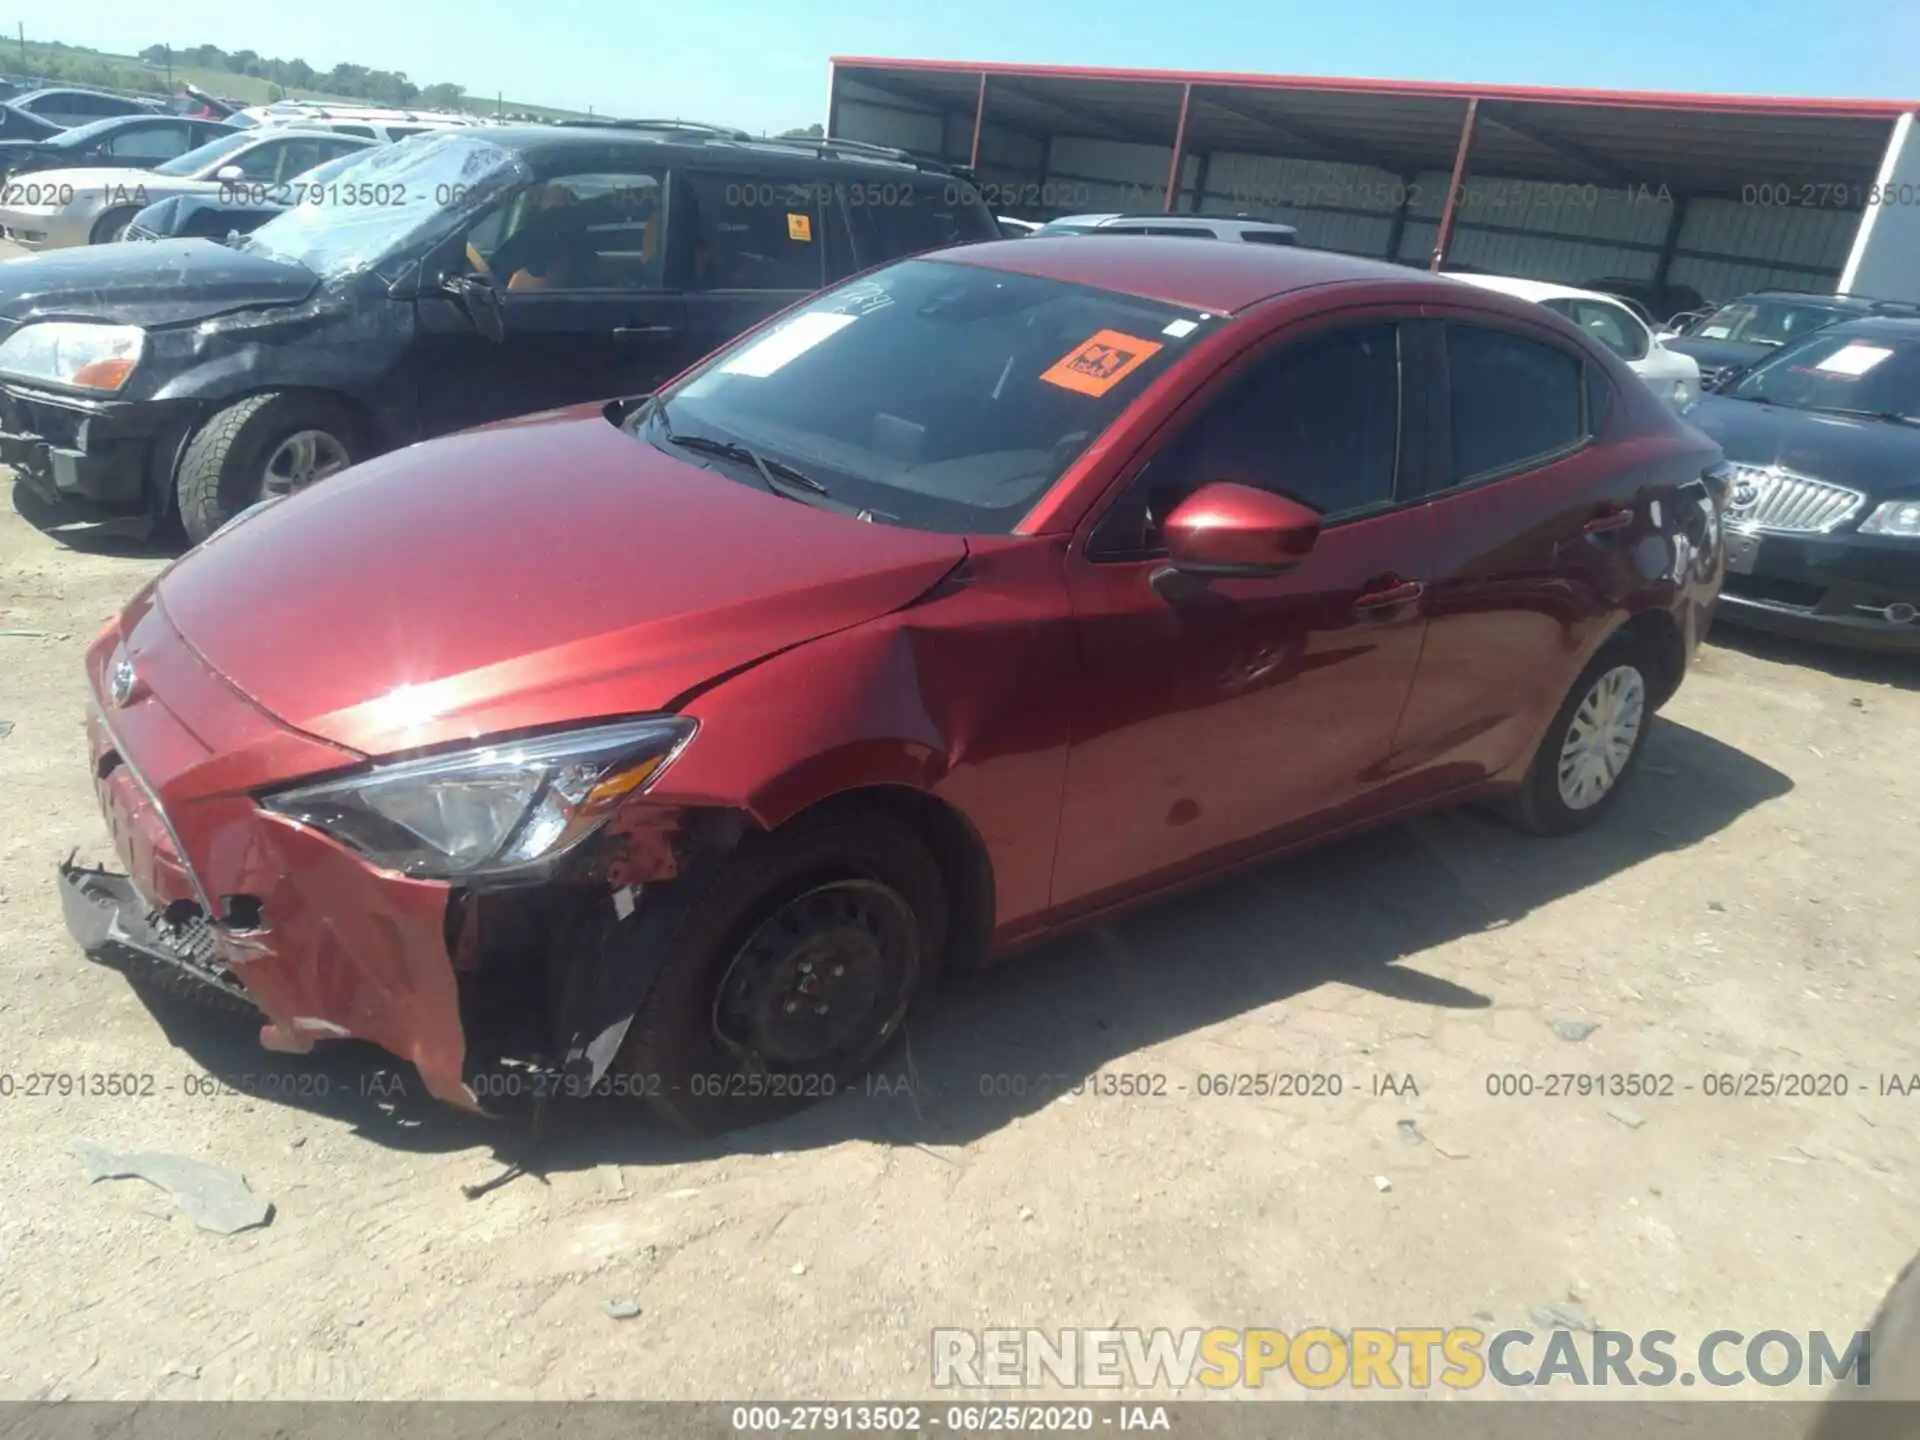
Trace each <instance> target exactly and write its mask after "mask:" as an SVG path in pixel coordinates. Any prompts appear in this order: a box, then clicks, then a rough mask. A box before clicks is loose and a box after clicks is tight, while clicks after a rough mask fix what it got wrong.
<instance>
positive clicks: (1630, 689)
mask: <svg viewBox="0 0 1920 1440" xmlns="http://www.w3.org/2000/svg"><path fill="white" fill-rule="evenodd" d="M1646 714H1647V684H1646V681H1645V680H1644V679H1643V678H1642V677H1641V674H1640V672H1639V670H1637V669H1636V668H1635V667H1633V666H1632V665H1616V666H1614V667H1613V668H1612V669H1611V670H1609V671H1607V673H1606V674H1604V675H1602V676H1601V677H1600V678H1599V679H1597V680H1595V681H1594V682H1593V684H1592V685H1590V686H1589V687H1588V688H1587V693H1586V696H1585V697H1584V698H1583V699H1582V700H1581V701H1580V704H1579V705H1578V706H1576V707H1575V709H1574V712H1573V723H1572V724H1571V725H1569V726H1568V727H1567V730H1566V738H1565V739H1564V740H1562V741H1561V743H1560V764H1559V767H1558V769H1557V772H1556V774H1557V779H1558V783H1559V787H1560V799H1561V800H1562V801H1563V802H1564V803H1565V805H1566V807H1567V808H1568V809H1569V810H1589V809H1592V808H1593V807H1594V806H1595V805H1598V804H1599V803H1600V802H1601V801H1602V800H1604V799H1606V798H1607V796H1608V795H1610V794H1612V793H1613V787H1614V785H1615V783H1616V782H1617V781H1618V780H1619V779H1620V776H1621V774H1622V772H1624V771H1625V769H1626V766H1627V760H1628V758H1629V757H1630V756H1632V754H1633V749H1634V746H1636V745H1637V744H1639V743H1640V727H1641V726H1642V725H1643V724H1645V723H1646Z"/></svg>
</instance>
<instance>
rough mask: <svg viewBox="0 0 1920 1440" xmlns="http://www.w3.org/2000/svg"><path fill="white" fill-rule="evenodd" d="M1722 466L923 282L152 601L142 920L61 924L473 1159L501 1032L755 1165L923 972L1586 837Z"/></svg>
mask: <svg viewBox="0 0 1920 1440" xmlns="http://www.w3.org/2000/svg"><path fill="white" fill-rule="evenodd" d="M1719 459H1720V457H1719V452H1718V450H1717V449H1716V448H1715V447H1714V445H1713V444H1712V442H1710V441H1708V440H1707V439H1705V437H1703V436H1702V435H1700V434H1699V433H1698V432H1696V431H1693V430H1691V429H1689V428H1688V427H1686V426H1685V425H1684V424H1682V423H1681V422H1680V421H1678V420H1676V419H1675V418H1673V416H1672V415H1671V414H1670V413H1669V412H1668V411H1667V409H1666V408H1665V407H1664V406H1663V405H1662V404H1661V403H1660V402H1659V401H1658V400H1657V399H1656V398H1655V397H1654V396H1653V395H1652V394H1651V392H1649V391H1648V390H1647V388H1646V387H1645V386H1644V385H1643V384H1641V383H1640V382H1639V381H1638V380H1637V379H1636V378H1635V377H1634V375H1633V374H1632V373H1631V372H1630V371H1628V370H1627V369H1626V368H1625V367H1624V366H1623V365H1622V364H1621V363H1620V361H1618V360H1617V359H1616V358H1614V357H1613V356H1612V355H1611V354H1609V353H1608V352H1607V351H1605V350H1604V349H1601V348H1599V347H1597V346H1595V345H1594V344H1592V343H1591V342H1590V341H1588V340H1587V339H1586V338H1585V337H1584V336H1583V335H1582V334H1581V332H1580V331H1579V330H1577V329H1576V328H1575V327H1574V326H1573V325H1571V324H1570V323H1568V322H1566V321H1563V320H1561V319H1560V318H1559V317H1557V316H1555V315H1553V314H1552V313H1551V312H1549V311H1545V310H1542V309H1540V308H1539V307H1538V306H1534V305H1528V304H1523V303H1521V302H1519V301H1512V300H1508V299H1506V298H1504V297H1502V296H1499V295H1495V294H1491V293H1488V292H1486V291H1483V290H1477V289H1471V288H1468V287H1466V286H1463V285H1459V284H1456V283H1455V282H1452V281H1449V280H1446V279H1442V278H1437V277H1431V276H1426V275H1422V274H1418V273H1413V272H1409V271H1407V270H1405V269H1402V268H1398V267H1393V266H1387V265H1381V264H1374V263H1371V262H1367V261H1362V260H1356V259H1348V258H1343V257H1341V256H1337V255H1331V254H1325V253H1316V252H1313V251H1308V250H1292V249H1277V248H1267V247H1263V246H1253V245H1248V246H1237V247H1236V246H1222V245H1218V244H1209V243H1207V242H1204V241H1192V242H1189V241H1183V240H1168V239H1162V238H1152V239H1131V238H1127V237H1115V238H1112V239H1110V240H1109V241H1107V242H1104V243H1102V244H1099V245H1090V244H1086V243H1084V242H1081V241H1075V240H1072V239H1065V240H1043V239H1025V240H1019V241H1010V242H993V243H988V244H982V245H975V246H970V247H967V248H965V249H963V250H953V251H947V252H943V253H940V254H937V255H933V256H929V257H923V258H920V259H915V260H910V261H907V262H904V263H901V264H896V265H893V266H891V267H888V268H886V269H883V270H880V271H877V272H874V273H871V274H869V275H866V276H864V277H861V278H859V279H856V280H854V281H851V282H849V283H847V284H844V285H842V286H840V287H838V288H836V289H834V290H831V291H828V292H825V293H823V294H822V295H820V296H818V297H816V298H814V299H813V300H811V301H808V302H806V303H804V304H802V305H800V306H799V307H797V308H796V309H794V310H792V311H789V312H788V313H787V314H786V315H785V316H783V317H780V318H779V319H778V320H776V321H774V322H771V323H770V324H769V325H766V326H762V327H761V328H759V329H758V330H756V331H754V332H752V333H750V334H748V335H747V336H745V337H744V338H742V339H741V340H739V341H737V342H735V343H734V344H733V345H731V346H730V347H729V348H727V349H725V350H723V351H720V352H718V353H717V354H716V355H715V356H713V357H710V358H709V359H708V360H707V361H705V362H703V363H702V364H700V365H699V366H696V367H695V368H694V369H693V370H691V371H689V372H688V373H687V374H685V375H684V376H682V377H681V378H679V379H678V380H676V381H675V382H673V383H672V384H671V385H669V386H667V387H666V388H664V389H663V390H662V391H661V392H660V393H659V394H658V395H656V396H651V397H644V398H642V399H640V400H636V401H621V402H614V403H613V404H610V405H608V406H606V407H603V408H595V407H588V408H580V409H574V410H567V411H561V412H555V413H550V414H544V415H536V416H531V417H528V418H525V419H521V420H516V421H512V422H508V423H505V424H502V425H496V426H493V427H491V428H489V429H485V430H480V431H473V432H469V433H466V434H462V435H457V436H453V437H449V438H447V439H444V440H440V441H437V442H433V443H430V444H424V445H416V446H413V447H410V448H408V449H405V450H402V451H400V452H397V453H395V454H392V455H388V456H386V457H384V458H381V459H378V460H374V461H370V462H368V463H365V464H362V465H360V466H357V467H355V468H354V469H352V470H350V471H348V472H347V473H345V474H344V475H341V476H338V477H336V478H334V479H331V480H328V481H326V482H324V483H322V484H320V485H318V486H315V487H314V488H312V489H310V490H307V491H305V492H303V493H301V494H299V495H296V496H294V497H292V498H291V499H286V500H283V501H276V502H270V503H269V504H268V505H266V506H263V507H258V508H257V509H256V510H255V511H254V512H250V513H249V514H247V515H245V516H243V517H241V518H240V519H238V520H236V521H235V522H234V523H233V524H232V525H231V526H230V527H229V528H228V529H226V530H225V531H223V532H221V533H220V534H218V535H217V536H215V537H214V538H213V539H211V540H210V541H208V542H207V543H206V544H205V545H203V546H201V547H200V548H199V549H197V550H195V551H193V552H191V553H190V554H188V555H187V556H186V557H185V558H184V559H182V560H181V561H179V562H178V563H177V564H176V565H174V566H173V568H171V569H170V570H168V571H167V572H166V573H165V574H164V575H162V576H161V577H160V578H159V579H158V580H157V581H156V582H155V583H153V584H151V585H149V586H148V587H147V588H146V589H145V590H143V591H142V592H141V593H140V594H139V595H137V596H136V597H135V598H134V600H133V601H132V603H131V604H130V605H129V606H128V607H127V609H126V611H125V612H124V613H123V614H122V615H121V617H120V618H119V619H118V620H117V621H115V622H114V623H113V624H111V625H109V626H108V627H107V629H106V630H105V631H104V632H103V633H102V634H101V636H100V637H99V639H98V640H97V641H96V642H95V643H94V645H93V647H92V649H91V651H90V652H89V655H88V661H87V664H88V671H89V678H90V679H91V682H92V688H93V693H94V695H95V697H96V702H97V703H96V707H95V713H94V715H93V716H92V719H91V735H92V745H93V766H94V772H95V774H96V776H97V777H98V781H97V783H98V788H99V794H100V800H101V803H102V806H103V807H104V809H105V811H106V814H107V818H108V822H109V824H110V826H111V828H112V831H113V835H114V839H115V842H116V844H117V846H118V850H119V853H120V856H121V858H122V860H123V861H124V863H125V864H126V867H127V869H128V870H129V871H130V872H131V878H130V880H129V879H127V878H123V877H117V876H113V875H109V874H107V873H105V872H100V871H92V870H76V869H72V868H68V869H67V870H66V871H65V872H64V882H63V888H64V892H65V895H66V898H67V901H68V918H69V924H70V925H71V927H72V928H73V930H74V931H75V933H76V935H78V936H79V938H80V939H81V941H82V943H83V944H84V945H85V947H86V948H87V949H88V950H89V952H90V953H93V954H95V955H96V956H99V957H102V958H118V959H121V960H123V961H125V962H126V963H127V964H128V966H129V968H134V969H140V968H147V969H150V970H151V969H154V968H155V967H159V971H160V973H165V974H167V975H169V976H171V977H172V978H173V979H174V980H175V981H176V982H180V983H191V984H194V985H205V986H208V987H214V988H216V989H218V990H220V991H222V992H223V993H225V994H227V995H228V996H229V997H234V998H238V997H244V999H245V1000H247V1001H249V1002H250V1003H251V1004H252V1005H253V1006H255V1007H257V1008H258V1009H259V1010H260V1011H261V1012H262V1013H263V1014H264V1016H265V1017H266V1021H267V1023H266V1025H265V1028H264V1029H263V1030H262V1040H263V1042H264V1043H265V1044H266V1045H268V1046H270V1047H272V1048H275V1049H280V1050H291V1051H303V1050H306V1049H308V1048H310V1047H311V1046H312V1044H313V1043H314V1042H315V1041H317V1040H321V1039H325V1038H328V1037H337V1036H347V1035H352V1036H359V1037H363V1038H365V1039H367V1040H371V1041H375V1042H377V1043H378V1044H380V1045H383V1046H385V1047H386V1048H387V1049H388V1050H390V1051H392V1052H394V1053H395V1054H397V1055H400V1056H403V1057H405V1058H406V1059H408V1060H410V1061H412V1062H413V1064H414V1065H416V1066H417V1067H418V1068H419V1071H420V1074H421V1076H422V1077H423V1079H424V1081H425V1083H426V1085H427V1086H428V1088H429V1089H430V1090H431V1091H432V1092H433V1093H434V1094H436V1095H438V1096H440V1097H441V1098H443V1099H445V1100H448V1101H451V1102H453V1103H455V1104H458V1105H463V1106H468V1107H474V1108H478V1106H479V1105H480V1104H481V1102H482V1101H483V1100H484V1099H485V1098H486V1095H487V1094H488V1093H491V1092H489V1091H487V1090H486V1089H485V1088H484V1087H480V1086H470V1084H469V1083H468V1082H469V1081H471V1080H473V1079H474V1075H473V1074H472V1073H471V1066H472V1064H473V1062H472V1061H471V1060H470V1057H469V1055H468V1044H467V1035H466V1031H465V1030H464V1029H463V1023H462V1013H463V1012H462V1002H463V1000H466V999H469V998H472V997H473V996H477V995H480V994H485V993H493V994H504V993H511V994H513V995H515V996H518V997H520V999H521V1000H522V1001H523V1002H524V1003H520V1004H517V1005H516V1006H514V1007H510V1008H512V1009H514V1012H515V1013H516V1014H519V1015H521V1016H523V1017H526V1018H530V1019H536V1020H537V1022H538V1030H539V1034H540V1037H541V1038H540V1043H539V1044H538V1045H537V1046H536V1047H535V1048H537V1049H538V1050H539V1051H540V1052H541V1053H540V1054H539V1055H537V1056H535V1057H534V1058H535V1060H536V1061H537V1062H538V1063H540V1064H544V1065H546V1066H548V1067H549V1069H550V1072H551V1073H552V1074H554V1075H555V1076H557V1077H558V1080H557V1082H556V1083H557V1086H558V1088H561V1089H563V1090H567V1091H581V1092H584V1091H591V1090H595V1089H598V1090H600V1091H602V1092H604V1091H606V1090H607V1089H609V1088H616V1089H620V1090H621V1091H623V1092H624V1093H631V1094H643V1095H647V1096H650V1097H652V1098H653V1099H654V1101H655V1102H656V1103H657V1105H658V1108H659V1109H661V1110H662V1111H664V1112H665V1113H666V1114H668V1115H669V1116H671V1117H672V1118H674V1119H676V1120H678V1121H679V1122H681V1123H683V1124H687V1125H691V1126H695V1127H714V1126H725V1125H727V1124H731V1123H738V1122H740V1121H743V1120H747V1119H753V1118H759V1117H762V1116H765V1115H768V1114H771V1113H776V1112H778V1111H781V1110H783V1109H787V1108H791V1107H793V1106H795V1105H797V1104H800V1103H804V1102H806V1101H808V1100H810V1099H813V1098H816V1097H820V1096H824V1095H828V1094H831V1093H833V1092H834V1090H835V1089H836V1088H838V1087H841V1086H843V1085H846V1084H847V1083H849V1082H850V1081H851V1080H852V1079H853V1078H854V1077H856V1076H858V1075H859V1074H860V1073H861V1072H862V1071H863V1070H864V1069H865V1068H866V1067H867V1066H869V1064H870V1063H871V1062H872V1061H873V1060H874V1059H875V1058H876V1056H877V1055H878V1054H879V1053H880V1052H881V1051H882V1050H883V1049H884V1048H885V1047H886V1046H887V1044H888V1042H889V1040H890V1039H891V1038H892V1037H893V1036H894V1035H895V1034H896V1033H897V1031H898V1029H899V1027H900V1025H901V1022H902V1019H903V1017H905V1016H906V1015H907V1013H908V1010H909V1006H910V1005H911V1004H912V1003H913V1002H914V1001H915V1000H916V999H917V998H919V997H921V996H922V995H924V994H925V993H926V992H927V991H928V989H929V988H930V985H931V982H932V981H933V979H934V977H935V975H936V974H937V973H938V972H939V971H940V970H941V969H942V968H943V967H953V966H962V965H968V964H972V963H975V962H978V961H981V960H983V959H986V958H989V957H998V956H1000V955H1003V954H1005V953H1007V952H1009V951H1011V950H1013V949H1014V948H1015V947H1017V946H1019V945H1021V944H1023V943H1024V942H1029V941H1033V940H1036V939H1039V938H1041V937H1043V936H1047V935H1050V934H1053V933H1055V932H1057V931H1059V930H1061V929H1062V928H1063V927H1066V926H1070V925H1074V924H1078V923H1081V922H1084V921H1087V920H1090V919H1092V918H1095V917H1098V916H1102V915H1105V914H1107V913H1109V912H1111V911H1112V910H1114V909H1115V908H1117V907H1120V906H1123V905H1129V904H1133V903H1136V902H1139V901H1142V900H1146V899H1150V898H1152V897H1154V896H1158V895H1162V894H1165V893H1166V892H1167V891H1169V890H1170V889H1172V888H1174V887H1176V886H1180V885H1182V884H1185V883H1187V882H1191V881H1197V880H1203V879H1207V878H1210V877H1214V876H1218V875H1220V874H1221V873H1222V872H1224V871H1226V870H1228V869H1230V868H1232V867H1234V866H1237V865H1240V864H1242V863H1244V862H1247V861H1251V860H1255V859H1258V858H1261V857H1265V856H1271V855H1274V854H1277V853H1279V852H1282V851H1285V850H1288V849H1291V848H1295V847H1299V846H1302V845H1305V844H1308V843H1312V842H1317V841H1321V840H1325V839H1326V838H1328V837H1329V836H1333V835H1336V834H1341V833H1344V832H1346V831H1349V830H1351V829H1353V828H1355V827H1357V826H1361V825H1367V824H1372V823H1376V822H1379V821H1382V820H1385V819H1389V818H1392V817H1397V816H1404V815H1407V814H1409V813H1411V812H1414V811H1417V810H1421V809H1425V808H1427V807H1431V806H1436V805H1441V804H1451V803H1455V802H1460V801H1466V800H1488V799H1498V800H1501V801H1503V802H1506V803H1507V804H1508V805H1509V807H1510V808H1511V810H1512V811H1513V813H1514V814H1515V815H1516V816H1517V817H1518V818H1519V820H1520V821H1521V822H1522V823H1524V824H1525V825H1527V826H1528V827H1530V828H1532V829H1534V830H1538V831H1541V832H1544V833H1548V834H1557V833H1561V832H1566V831H1571V830H1574V829H1577V828H1578V827H1580V826H1582V825H1584V824H1586V823H1588V822H1589V821H1591V820H1593V819H1594V818H1595V817H1596V816H1598V815H1599V814H1600V813H1601V812H1602V811H1603V810H1604V809H1605V808H1606V807H1607V805H1608V804H1609V802H1610V801H1611V800H1612V799H1613V798H1614V796H1615V794H1616V793H1617V789H1618V786H1619V783H1620V782H1621V780H1622V779H1623V778H1624V777H1625V776H1626V775H1627V773H1628V772H1629V771H1630V770H1631V769H1632V767H1633V762H1634V759H1635V757H1636V755H1637V754H1638V753H1639V748H1640V744H1641V741H1642V740H1643V739H1644V737H1645V734H1646V726H1647V724H1648V722H1649V719H1650V717H1651V715H1652V713H1653V711H1654V710H1655V709H1656V708H1657V707H1658V706H1659V705H1660V704H1661V703H1662V702H1663V701H1664V700H1666V698H1667V697H1668V696H1669V695H1671V694H1672V693H1673V690H1674V688H1675V686H1677V685H1678V684H1679V683H1680V680H1681V677H1682V675H1683V674H1684V673H1685V670H1686V668H1687V664H1688V660H1689V657H1690V655H1691V654H1692V652H1693V649H1694V646H1695V643H1696V641H1697V640H1698V639H1699V637H1700V635H1701V633H1702V631H1703V630H1704V629H1705V627H1706V621H1707V614H1708V610H1709V607H1710V606H1711V604H1712V602H1713V599H1714V596H1715V593H1716V591H1717V588H1718V585H1719V581H1720V576H1721V570H1722V564H1723V561H1722V550H1721V540H1720V522H1719V511H1720V504H1721V494H1720V492H1721V489H1722V481H1721V478H1720V477H1721V474H1722V472H1721V470H1720V469H1719V465H1718V462H1719ZM476 1092H478V1093H476Z"/></svg>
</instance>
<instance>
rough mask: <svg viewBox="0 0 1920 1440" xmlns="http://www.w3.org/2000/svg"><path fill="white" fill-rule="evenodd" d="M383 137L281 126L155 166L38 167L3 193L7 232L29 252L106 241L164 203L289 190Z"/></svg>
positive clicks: (1, 215) (241, 200)
mask: <svg viewBox="0 0 1920 1440" xmlns="http://www.w3.org/2000/svg"><path fill="white" fill-rule="evenodd" d="M376 143H377V142H376V141H372V140H363V139H361V138H360V137H358V136H355V135H340V134H334V133H331V132H323V131H308V130H293V129H283V128H279V127H273V128H269V129H264V130H263V129H253V130H241V131H237V132H235V133H233V134H231V135H222V136H221V137H220V138H219V139H217V140H209V141H208V142H207V143H206V144H205V145H202V146H201V147H200V148H199V149H197V150H189V151H187V153H186V154H184V155H177V156H175V157H174V158H173V159H171V160H169V161H167V162H166V163H164V164H161V165H156V166H154V167H153V168H152V169H151V170H98V169H94V170H88V169H80V170H35V171H33V172H32V173H31V174H28V175H24V176H22V177H21V178H20V179H19V180H17V181H14V182H12V183H10V184H8V185H7V187H6V192H5V194H4V195H0V238H5V239H7V240H11V241H13V242H14V244H16V245H18V246H20V247H21V248H22V249H26V250H61V249H65V248H67V247H68V246H72V245H104V244H106V243H108V242H109V241H113V240H118V239H120V238H121V236H122V235H124V234H125V233H126V229H127V225H128V224H129V223H130V222H131V221H132V219H133V217H134V216H135V215H137V214H138V213H139V212H140V211H142V210H144V209H146V208H147V206H149V205H152V204H154V203H155V202H156V201H160V200H166V199H169V198H171V197H173V196H175V195H206V196H217V197H219V198H220V199H221V200H222V201H223V202H225V203H228V204H245V203H247V202H249V201H253V202H254V203H259V201H260V200H261V199H262V198H263V197H264V198H271V197H273V196H275V195H280V194H284V193H286V192H287V191H288V190H289V188H290V187H289V186H288V182H289V181H291V180H293V179H294V177H295V176H298V175H302V174H304V173H305V172H307V171H308V170H311V169H313V168H314V166H316V165H320V164H324V163H325V162H326V161H328V160H332V159H335V158H336V157H338V156H341V155H344V154H346V153H347V152H348V151H350V150H364V149H369V148H371V147H372V146H373V145H375V144H376Z"/></svg>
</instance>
